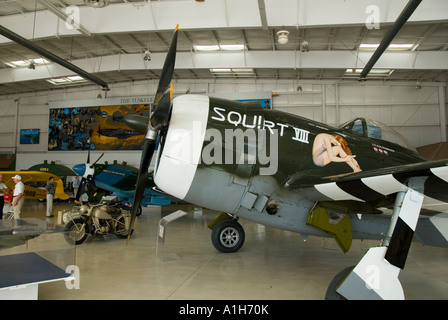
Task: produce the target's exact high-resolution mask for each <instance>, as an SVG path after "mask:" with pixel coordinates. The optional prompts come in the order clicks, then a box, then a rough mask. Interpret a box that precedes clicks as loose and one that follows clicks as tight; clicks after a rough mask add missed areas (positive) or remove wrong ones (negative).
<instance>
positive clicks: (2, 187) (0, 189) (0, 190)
mask: <svg viewBox="0 0 448 320" xmlns="http://www.w3.org/2000/svg"><path fill="white" fill-rule="evenodd" d="M8 192H9V189H8V187H7V186H6V184H4V183H3V176H2V175H1V174H0V219H3V205H4V204H5V198H4V197H3V196H4V195H5V194H7V193H8Z"/></svg>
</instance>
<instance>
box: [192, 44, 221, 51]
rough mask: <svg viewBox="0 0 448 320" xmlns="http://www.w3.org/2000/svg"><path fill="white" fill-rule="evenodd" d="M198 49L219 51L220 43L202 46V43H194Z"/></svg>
mask: <svg viewBox="0 0 448 320" xmlns="http://www.w3.org/2000/svg"><path fill="white" fill-rule="evenodd" d="M193 47H194V49H195V50H196V51H218V50H219V46H218V45H210V46H202V45H194V46H193Z"/></svg>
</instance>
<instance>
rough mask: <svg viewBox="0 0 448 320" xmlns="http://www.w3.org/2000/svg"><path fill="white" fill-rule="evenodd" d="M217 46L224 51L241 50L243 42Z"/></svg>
mask: <svg viewBox="0 0 448 320" xmlns="http://www.w3.org/2000/svg"><path fill="white" fill-rule="evenodd" d="M219 47H220V48H221V50H225V51H242V50H244V49H245V47H244V44H220V45H219Z"/></svg>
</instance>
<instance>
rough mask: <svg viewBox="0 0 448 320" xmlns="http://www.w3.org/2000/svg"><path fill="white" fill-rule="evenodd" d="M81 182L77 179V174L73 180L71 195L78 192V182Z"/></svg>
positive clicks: (75, 194)
mask: <svg viewBox="0 0 448 320" xmlns="http://www.w3.org/2000/svg"><path fill="white" fill-rule="evenodd" d="M80 183H81V181H79V176H78V175H77V176H76V178H75V180H74V181H73V195H74V196H75V199H76V196H77V194H78V189H79V184H80Z"/></svg>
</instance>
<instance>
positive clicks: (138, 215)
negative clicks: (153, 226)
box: [137, 206, 143, 217]
mask: <svg viewBox="0 0 448 320" xmlns="http://www.w3.org/2000/svg"><path fill="white" fill-rule="evenodd" d="M142 211H143V210H142V206H138V210H137V217H140V216H141V215H142Z"/></svg>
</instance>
